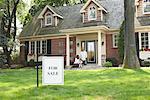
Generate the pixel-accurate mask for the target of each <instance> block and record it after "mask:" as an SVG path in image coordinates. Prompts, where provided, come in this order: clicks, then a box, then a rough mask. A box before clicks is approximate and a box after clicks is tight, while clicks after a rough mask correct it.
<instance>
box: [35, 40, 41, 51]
mask: <svg viewBox="0 0 150 100" xmlns="http://www.w3.org/2000/svg"><path fill="white" fill-rule="evenodd" d="M40 47H41V42H40V41H37V43H36V50H37V51H38V54H40V53H41V50H40Z"/></svg>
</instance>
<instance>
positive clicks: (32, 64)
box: [28, 59, 35, 67]
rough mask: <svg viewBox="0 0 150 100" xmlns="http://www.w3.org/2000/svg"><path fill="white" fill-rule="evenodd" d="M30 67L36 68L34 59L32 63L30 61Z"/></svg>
mask: <svg viewBox="0 0 150 100" xmlns="http://www.w3.org/2000/svg"><path fill="white" fill-rule="evenodd" d="M28 65H29V66H30V67H34V66H35V62H34V60H33V59H31V60H30V61H29V64H28Z"/></svg>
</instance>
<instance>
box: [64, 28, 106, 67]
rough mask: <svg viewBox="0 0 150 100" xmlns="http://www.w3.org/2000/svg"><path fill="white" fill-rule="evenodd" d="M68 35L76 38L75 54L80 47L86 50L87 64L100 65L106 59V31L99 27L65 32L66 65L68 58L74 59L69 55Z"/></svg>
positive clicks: (67, 64)
mask: <svg viewBox="0 0 150 100" xmlns="http://www.w3.org/2000/svg"><path fill="white" fill-rule="evenodd" d="M70 37H74V38H76V45H75V46H76V53H75V54H76V55H79V54H80V52H81V49H84V50H86V52H87V63H88V64H95V65H97V66H102V64H103V63H104V62H105V61H106V32H105V31H102V30H100V29H99V30H96V31H94V32H89V31H85V32H82V33H80V32H77V33H73V34H66V66H70V65H71V64H70V60H71V59H74V58H72V56H71V55H70V52H72V49H70V45H71V44H72V42H70Z"/></svg>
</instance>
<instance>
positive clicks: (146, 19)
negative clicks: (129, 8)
mask: <svg viewBox="0 0 150 100" xmlns="http://www.w3.org/2000/svg"><path fill="white" fill-rule="evenodd" d="M137 19H138V21H139V23H140V25H141V26H148V25H150V16H141V17H138V18H137Z"/></svg>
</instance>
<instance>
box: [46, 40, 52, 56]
mask: <svg viewBox="0 0 150 100" xmlns="http://www.w3.org/2000/svg"><path fill="white" fill-rule="evenodd" d="M47 54H51V40H47Z"/></svg>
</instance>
